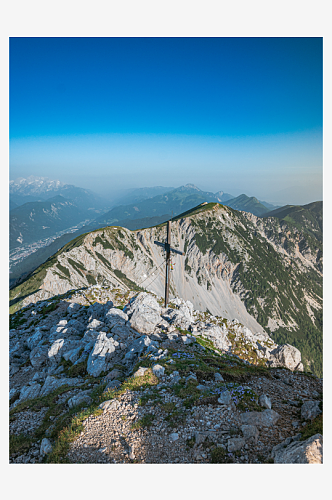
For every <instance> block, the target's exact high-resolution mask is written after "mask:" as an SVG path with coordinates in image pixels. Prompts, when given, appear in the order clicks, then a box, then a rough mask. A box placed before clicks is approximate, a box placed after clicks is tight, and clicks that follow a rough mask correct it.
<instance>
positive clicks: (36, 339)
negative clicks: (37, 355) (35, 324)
mask: <svg viewBox="0 0 332 500" xmlns="http://www.w3.org/2000/svg"><path fill="white" fill-rule="evenodd" d="M44 338H45V332H42V331H41V330H40V328H36V330H35V333H34V334H33V335H31V337H29V338H28V339H27V345H28V347H29V349H31V350H32V349H34V348H35V347H37V346H38V345H39V344H40V343H42V342H43V340H44Z"/></svg>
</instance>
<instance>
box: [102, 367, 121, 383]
mask: <svg viewBox="0 0 332 500" xmlns="http://www.w3.org/2000/svg"><path fill="white" fill-rule="evenodd" d="M122 375H123V373H122V372H121V371H120V370H118V369H117V368H114V369H113V370H112V371H110V372H109V373H108V374H107V375H106V376H105V377H104V382H109V381H110V380H113V379H115V378H118V377H121V376H122Z"/></svg>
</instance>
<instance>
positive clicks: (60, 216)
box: [10, 176, 276, 283]
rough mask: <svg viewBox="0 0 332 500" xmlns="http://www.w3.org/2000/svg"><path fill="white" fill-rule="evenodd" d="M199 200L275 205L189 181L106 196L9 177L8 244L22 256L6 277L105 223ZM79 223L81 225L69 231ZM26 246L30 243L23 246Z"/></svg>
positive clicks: (169, 212)
mask: <svg viewBox="0 0 332 500" xmlns="http://www.w3.org/2000/svg"><path fill="white" fill-rule="evenodd" d="M203 202H207V203H209V202H217V203H221V204H223V205H226V206H229V207H231V208H234V209H236V210H242V211H245V212H251V213H253V214H254V215H257V216H266V215H267V214H269V213H270V207H273V208H274V209H276V207H274V206H273V205H271V204H268V203H267V202H260V201H259V200H257V198H254V197H249V196H247V195H245V194H242V195H240V196H238V197H234V196H233V195H232V194H229V193H225V192H224V191H218V192H216V193H212V192H209V191H202V190H201V189H199V188H198V187H197V186H195V185H193V184H187V185H185V186H180V187H178V188H172V187H163V186H155V187H146V188H138V189H132V190H130V191H129V192H127V194H126V195H125V196H122V197H121V198H118V199H115V200H105V199H104V198H102V197H100V196H98V195H97V194H95V193H93V192H92V191H90V190H87V189H83V188H79V187H76V186H73V185H69V184H64V183H62V182H60V181H57V180H50V179H48V178H45V177H33V176H30V177H28V178H27V179H23V178H19V179H16V180H15V181H10V207H11V211H10V249H11V251H15V252H17V251H20V250H19V249H20V248H22V251H20V252H21V256H17V255H16V256H15V257H13V258H11V265H10V269H11V279H10V282H11V283H12V282H14V281H15V280H17V279H18V278H19V277H20V276H22V275H24V274H26V272H28V271H29V272H30V271H31V270H33V269H34V268H35V267H36V266H37V265H40V264H41V263H42V262H43V261H44V260H45V258H48V257H49V256H50V255H52V253H54V252H55V251H57V250H58V249H59V248H61V246H63V245H64V244H65V243H67V242H68V241H70V240H71V239H72V238H73V237H75V236H78V235H79V234H83V233H85V232H89V231H92V230H94V229H98V228H101V227H105V226H110V225H116V226H121V227H126V228H127V229H130V230H136V229H142V228H147V227H151V226H155V225H158V224H161V223H163V222H165V221H166V220H168V219H170V218H171V217H173V218H174V217H176V216H177V215H178V214H180V213H183V212H186V211H188V210H190V209H192V208H193V207H195V206H197V205H199V204H200V203H203ZM114 205H116V206H114ZM82 224H84V227H80V229H78V230H77V231H75V232H72V231H73V228H74V227H75V226H76V225H80V226H82ZM67 230H68V233H67V234H62V235H61V233H63V232H64V231H67ZM59 232H60V235H61V236H60V235H58V234H57V233H59ZM47 238H50V240H49V241H48V240H47ZM52 240H53V241H52ZM27 245H34V247H33V248H32V247H31V248H30V249H29V248H28V249H27V250H26V247H27ZM45 245H50V246H49V248H48V247H47V248H46V247H45ZM32 253H33V255H31V254H32Z"/></svg>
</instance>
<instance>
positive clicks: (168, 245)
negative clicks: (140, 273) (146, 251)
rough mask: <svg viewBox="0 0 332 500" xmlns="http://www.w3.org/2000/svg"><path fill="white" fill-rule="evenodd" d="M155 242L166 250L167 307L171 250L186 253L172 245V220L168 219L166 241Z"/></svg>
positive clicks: (180, 253) (181, 253)
mask: <svg viewBox="0 0 332 500" xmlns="http://www.w3.org/2000/svg"><path fill="white" fill-rule="evenodd" d="M154 243H155V245H158V246H160V247H163V248H164V250H166V281H165V307H167V304H168V297H169V272H170V261H171V252H173V253H177V254H179V255H185V253H184V252H181V251H179V250H176V249H175V248H172V247H171V221H170V220H169V221H167V237H166V242H165V243H161V242H160V241H154Z"/></svg>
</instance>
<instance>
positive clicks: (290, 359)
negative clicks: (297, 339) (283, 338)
mask: <svg viewBox="0 0 332 500" xmlns="http://www.w3.org/2000/svg"><path fill="white" fill-rule="evenodd" d="M268 363H269V365H270V366H271V367H278V366H284V367H285V368H288V369H289V370H292V371H293V370H297V369H299V368H300V370H301V367H299V365H302V363H301V353H300V351H299V350H298V349H296V347H294V346H292V345H289V344H282V345H279V346H278V347H277V348H276V349H273V351H271V352H270V359H269V361H268ZM302 366H303V365H302Z"/></svg>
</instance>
